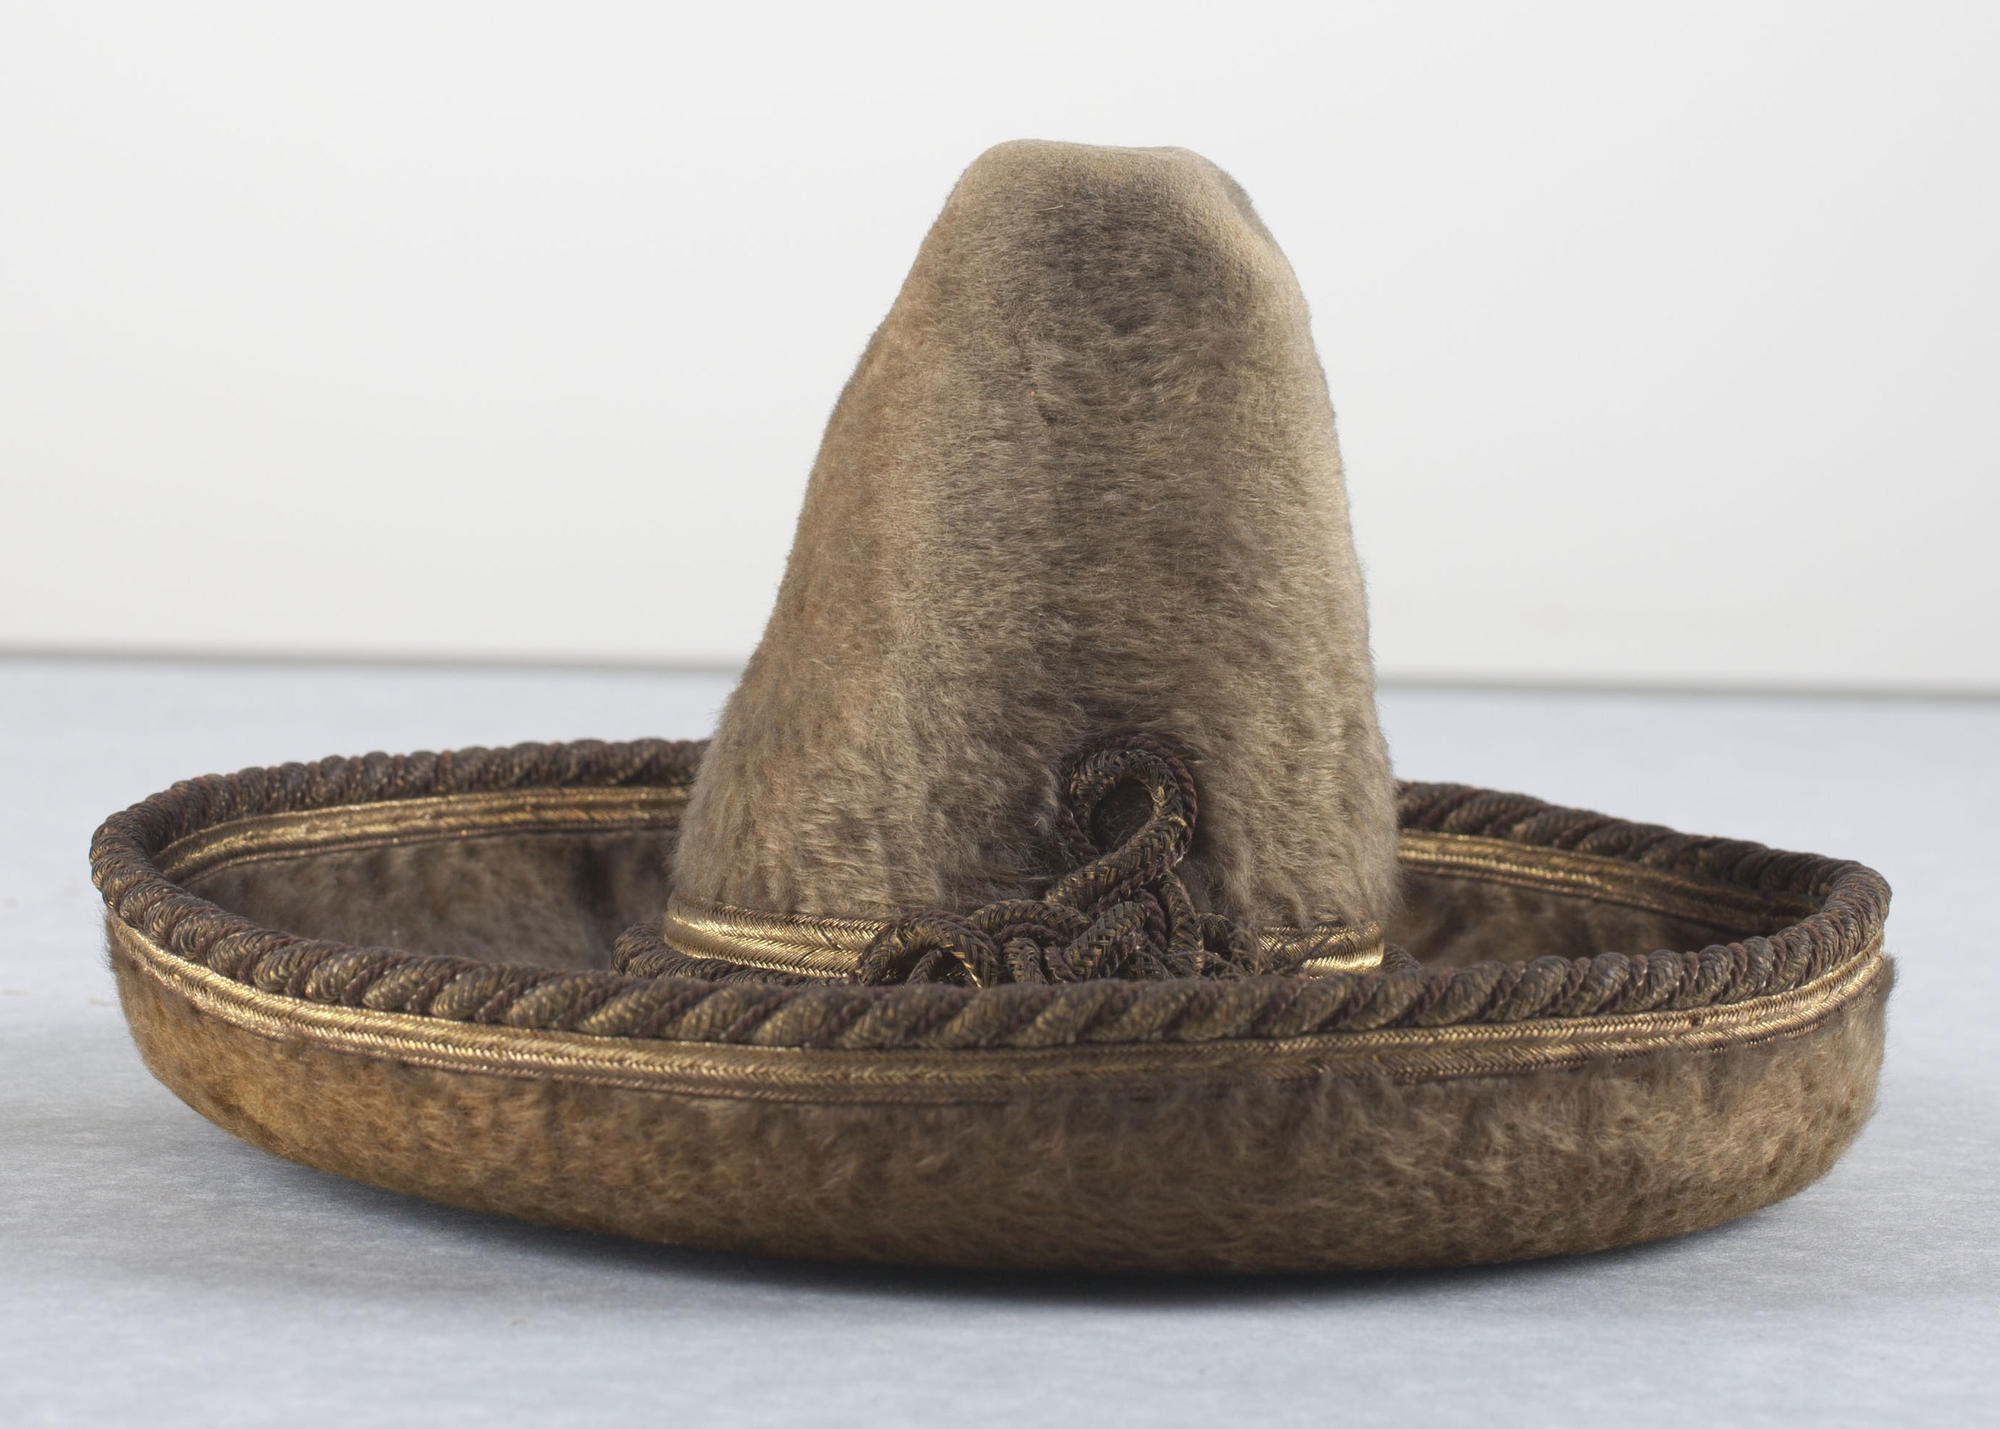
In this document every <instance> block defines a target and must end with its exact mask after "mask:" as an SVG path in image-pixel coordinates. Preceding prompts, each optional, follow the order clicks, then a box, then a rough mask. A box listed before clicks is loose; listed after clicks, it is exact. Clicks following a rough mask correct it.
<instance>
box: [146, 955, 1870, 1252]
mask: <svg viewBox="0 0 2000 1429" xmlns="http://www.w3.org/2000/svg"><path fill="white" fill-rule="evenodd" d="M119 948H120V944H119V941H118V937H117V930H116V929H115V928H114V937H113V949H114V965H115V967H116V969H117V972H118V979H119V988H120V993H121V995H122V997H123V1000H124V1004H125V1010H126V1015H127V1017H128V1019H129V1020H130V1022H131V1025H132V1029H133V1034H134V1037H135V1038H136V1040H137V1041H138V1044H139V1047H140V1050H141V1052H142V1053H143V1054H144V1056H145V1058H146V1061H147V1064H148V1065H149V1066H150V1067H151V1068H152V1069H153V1071H154V1072H155V1073H156V1074H157V1075H158V1076H159V1077H160V1078H161V1079H162V1080H163V1081H165V1082H166V1083H167V1085H168V1086H170V1087H171V1088H173V1089H174V1091H175V1092H177V1093H178V1094H179V1095H180V1096H181V1097H182V1098H183V1099H184V1100H185V1101H187V1102H188V1103H189V1104H190V1105H191V1106H193V1107H194V1108H195V1109H196V1110H198V1111H200V1112H201V1113H202V1114H203V1115H205V1116H207V1117H209V1118H211V1119H212V1120H214V1121H216V1122H218V1123H219V1124H221V1125H222V1126H224V1127H226V1128H228V1129H229V1130H231V1131H233V1132H235V1133H236V1134H237V1135H239V1136H243V1137H245V1138H246V1139H248V1140H250V1141H252V1142H255V1143H256V1144H257V1145H259V1146H262V1147H265V1148H267V1149H269V1150H271V1151H275V1152H278V1153H280V1154H282V1155H285V1156H288V1157H291V1158H293V1159H294V1160H298V1161H302V1162H304V1163H306V1164H308V1165H311V1166H317V1167H320V1168H322V1169H324V1170H328V1171H332V1172H336V1173H338V1174H340V1175H343V1176H349V1177H352V1178H354V1179H357V1180H360V1181H365V1182H369V1183H372V1184H376V1185H380V1186H385V1187H388V1188H390V1189H393V1190H398V1191H404V1192H408V1193H411V1194H415V1195H421V1196H426V1197H429V1198H431V1199H434V1200H439V1201H444V1202H447V1203H449V1204H453V1205H459V1206H466V1207H470V1208H473V1209H477V1210H484V1211H493V1212H498V1213H501V1214H506V1215H513V1216H520V1217H524V1218H527V1219H530V1220H536V1221H542V1222H546V1223H550V1224H556V1225H565V1226H576V1227H580V1228H584V1229H589V1230H602V1231H611V1232H616V1233H618V1234H623V1235H629V1236H636V1237H641V1238H644V1239H650V1240H662V1241H668V1242H672V1243H676V1244H683V1245H695V1246H708V1247H714V1248H718V1249H726V1250H740V1251H752V1252H759V1253H768V1254H783V1255H798V1256H809V1257H816V1258H827V1259H852V1260H873V1261H888V1262H900V1263H906V1264H935V1265H953V1266H986V1267H1009V1268H1014V1267H1022V1268H1062V1267H1083V1268H1089V1269H1099V1270H1105V1269H1147V1270H1232V1271H1268V1270H1330V1269H1363V1268H1378V1267H1392V1266H1416V1265H1449V1264H1470V1263H1478V1262H1488V1261H1501V1260H1517V1259H1524V1258H1528V1257H1535V1256H1547V1255H1558V1254H1567V1253H1574V1252H1582V1251H1592V1250H1602V1249H1608V1248H1611V1247H1614V1246H1621V1245H1628V1244H1632V1243H1634V1242H1638V1241H1643V1240H1650V1239H1654V1238H1657V1237H1660V1236H1668V1235H1676V1234H1681V1233H1684V1232H1687V1231H1693V1230H1699V1229H1702V1228H1704V1227H1707V1226H1711V1225H1715V1224H1718V1223H1720V1222H1722V1221H1724V1220H1727V1219H1730V1218H1731V1217H1734V1216H1739V1215H1743V1214H1745V1213H1746V1212H1749V1211H1751V1210H1755V1209H1756V1208H1758V1207H1760V1206H1764V1205H1767V1204H1769V1203H1771V1202H1772V1201H1775V1200H1778V1199H1781V1198H1782V1197H1785V1196H1788V1195H1790V1194H1792V1193H1793V1192H1795V1191H1797V1190H1799V1189H1800V1188H1801V1187H1803V1186H1805V1185H1807V1184H1809V1183H1810V1182H1811V1181H1813V1180H1814V1179H1816V1178H1817V1177H1818V1176H1820V1175H1821V1174H1822V1173H1824V1172H1825V1171H1826V1169H1827V1168H1828V1167H1829V1166H1830V1165H1831V1164H1832V1163H1833V1161H1834V1159H1835V1158H1836V1157H1837V1156H1838V1155H1839V1154H1840V1152H1841V1151H1842V1150H1843V1149H1844V1148H1845V1147H1846V1146H1847V1144H1848V1143H1849V1142H1850V1141H1851V1140H1852V1139H1853V1137H1854V1135H1855V1133H1856V1132H1857V1131H1858V1130H1859V1129H1860V1127H1861V1125H1862V1124H1863V1122H1864V1121H1865V1120H1866V1118H1867V1115H1868V1112H1869V1109H1870V1106H1871V1104H1872V1100H1873V1096H1874V1088H1875V1081H1876V1073H1877V1069H1878V1065H1879V1061H1880V1056H1881V1045H1882V1007H1883V1000H1884V998H1885V997H1886V994H1887V990H1888V982H1889V979H1888V976H1887V973H1886V969H1885V970H1884V975H1883V976H1880V977H1878V978H1876V979H1875V980H1874V981H1873V982H1872V983H1871V984H1869V985H1868V986H1867V987H1866V988H1865V989H1864V990H1863V991H1862V992H1861V993H1860V994H1859V995H1858V996H1856V997H1855V998H1854V999H1853V1000H1852V1001H1850V1002H1849V1003H1847V1004H1846V1005H1845V1006H1843V1007H1841V1008H1839V1009H1837V1010H1836V1011H1834V1012H1833V1013H1832V1014H1831V1015H1830V1016H1828V1017H1827V1018H1826V1019H1825V1020H1824V1021H1822V1022H1820V1023H1819V1024H1818V1025H1816V1026H1814V1027H1812V1028H1810V1029H1809V1030H1806V1031H1803V1032H1800V1033H1797V1034H1794V1035H1791V1036H1786V1037H1783V1038H1779V1039H1776V1040H1773V1041H1770V1042H1767V1043H1763V1044H1759V1045H1739V1046H1732V1047H1728V1048H1724V1049H1720V1050H1713V1051H1674V1050H1661V1051H1659V1052H1656V1053H1651V1054H1647V1055H1644V1056H1638V1057H1632V1058H1628V1059H1625V1060H1619V1061H1599V1062H1594V1063H1590V1064H1587V1065H1584V1066H1580V1067H1575V1068H1571V1069H1568V1070H1560V1071H1556V1070H1544V1071H1533V1072H1521V1073H1515V1074H1511V1075H1499V1076H1479V1077H1463V1078H1457V1079H1450V1078H1445V1079H1436V1080H1424V1081H1419V1082H1415V1083H1401V1082H1395V1081H1391V1080H1388V1079H1386V1078H1384V1077H1382V1076H1380V1075H1373V1074H1363V1075H1356V1076H1332V1075H1322V1076H1319V1077H1318V1078H1316V1079H1306V1080H1300V1081H1279V1080H1273V1079H1267V1078H1258V1077H1239V1078H1237V1079H1235V1080H1232V1081H1230V1082H1229V1083H1227V1084H1223V1085H1193V1084H1188V1083H1186V1082H1180V1083H1176V1084H1172V1085H1166V1086H1161V1087H1159V1088H1157V1089H1155V1090H1153V1091H1151V1092H1137V1091H1134V1090H1133V1089H1131V1088H1124V1089H1118V1088H1110V1087H1102V1086H1092V1085H1091V1083H1090V1081H1089V1080H1088V1079H1087V1078H1079V1079H1078V1080H1077V1081H1074V1082H1070V1083H1066V1084H1063V1085H1059V1086H1054V1087H1045V1088H1043V1089H1041V1090H1030V1089H1027V1088H1023V1089H1021V1090H1020V1092H1019V1094H1018V1095H1012V1096H1009V1097H1008V1098H1007V1099H1005V1100H999V1101H992V1100H988V1101H983V1102H972V1103H951V1104H942V1105H937V1104H931V1105H910V1104H898V1103H874V1104H867V1103H852V1102H838V1101H816V1100H811V1099H802V1100H793V1101H773V1100H756V1099H747V1098H742V1099H739V1098H730V1097H723V1096H711V1095H694V1094H689V1093H682V1092H671V1091H664V1090H658V1089H653V1090H637V1089H626V1088H619V1087H612V1086H603V1085H594V1084H590V1083H586V1082H582V1081H578V1080H572V1079H568V1078H561V1077H549V1078H542V1079H532V1078H517V1077H507V1076H498V1075H492V1074H488V1073H483V1072H471V1071H443V1070H437V1069H434V1068H429V1067H424V1066H419V1065H414V1064H412V1063H409V1062H403V1061H397V1060H392V1059H391V1058H388V1057H380V1056H372V1055H366V1054H362V1053H355V1052H345V1051H339V1050H334V1049H330V1048H328V1047H327V1046H326V1045H324V1044H322V1043H318V1042H315V1041H312V1040H310V1039H308V1038H306V1037H292V1038H278V1039H272V1038H266V1037H263V1036H260V1035H258V1034H255V1033H252V1032H248V1031H245V1030H243V1029H241V1028H239V1027H236V1026H234V1025H232V1024H230V1023H228V1022H226V1021H224V1020H222V1019H221V1018H218V1017H216V1016H213V1015H211V1014H209V1013H205V1012H203V1011H200V1010H198V1009H197V1008H195V1007H194V1006H193V1005H191V1004H190V1003H188V1002H187V1001H186V1000H184V999H183V998H182V997H180V996H179V995H178V994H177V993H175V992H173V991H170V990H169V989H168V988H167V987H166V986H165V985H163V984H162V983H160V982H158V981H156V980H154V979H153V978H152V977H151V976H149V975H148V974H146V973H144V972H141V971H139V970H137V969H136V968H135V966H134V965H133V964H132V963H131V962H130V961H129V960H128V957H127V956H125V955H124V954H122V953H121V952H120V951H119ZM1166 1168H1172V1174H1170V1175H1165V1174H1162V1172H1163V1170H1164V1169H1166Z"/></svg>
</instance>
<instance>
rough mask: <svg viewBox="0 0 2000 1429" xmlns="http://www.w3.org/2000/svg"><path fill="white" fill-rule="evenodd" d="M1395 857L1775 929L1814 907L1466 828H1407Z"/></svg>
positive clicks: (1427, 867) (1440, 870)
mask: <svg viewBox="0 0 2000 1429" xmlns="http://www.w3.org/2000/svg"><path fill="white" fill-rule="evenodd" d="M1397 857H1398V858H1399V859H1400V860H1401V861H1402V865H1403V867H1404V868H1406V869H1414V870H1416V871H1418V872H1422V873H1433V874H1443V875H1446V876H1452V877H1459V878H1475V879H1478V880H1480V881H1481V882H1484V883H1506V884H1511V885H1513V886H1515V887H1518V888H1533V889H1546V890H1548V891H1549V892H1552V893H1569V894H1575V895H1579V896H1582V897H1587V898H1589V899H1591V900H1592V901H1593V902H1598V903H1616V904H1619V905H1622V906H1623V907H1627V908H1639V909H1643V910H1645V911H1646V912H1649V913H1665V914H1669V915H1671V916H1673V917H1678V918H1691V919H1694V920H1695V921H1697V922H1704V923H1714V924H1717V925H1719V926H1722V927H1734V928H1741V929H1744V930H1746V931H1747V930H1750V929H1753V928H1760V929H1766V930H1775V927H1781V926H1783V925H1784V924H1785V923H1791V922H1796V921H1797V920H1798V919H1799V918H1802V917H1805V916H1806V915H1808V914H1810V913H1813V912H1815V911H1817V910H1818V907H1819V905H1818V904H1817V903H1815V902H1814V901H1813V900H1812V899H1810V898H1806V897H1803V896H1800V895H1786V894H1773V893H1760V892H1757V891H1756V890H1754V889H1748V888H1733V887H1731V886H1730V885H1728V884H1726V883H1712V882H1709V881H1707V880H1704V879H1699V878H1691V877H1689V876H1687V875H1685V874H1679V873H1671V872H1669V871H1667V870H1665V869H1658V868H1648V867H1646V866H1645V865H1644V864H1638V863H1630V862H1627V861H1626V860H1624V859H1619V858H1605V857H1603V856H1602V855H1600V854H1588V853H1572V852H1570V851H1569V850H1568V849H1559V848H1544V847H1541V846H1540V845H1537V844H1517V843H1509V842H1507V841H1506V840H1505V839H1487V838H1475V837H1473V836H1471V835H1469V834H1438V833H1427V832H1418V831H1411V830H1405V831H1404V832H1403V834H1402V836H1401V839H1400V840H1399V844H1398V848H1397Z"/></svg>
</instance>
